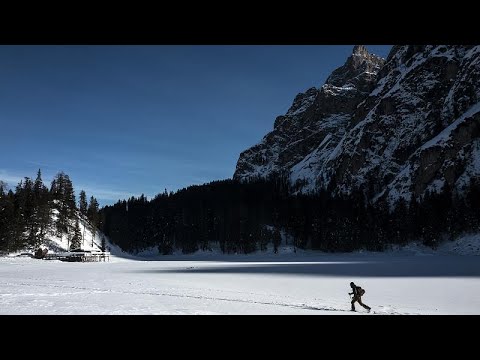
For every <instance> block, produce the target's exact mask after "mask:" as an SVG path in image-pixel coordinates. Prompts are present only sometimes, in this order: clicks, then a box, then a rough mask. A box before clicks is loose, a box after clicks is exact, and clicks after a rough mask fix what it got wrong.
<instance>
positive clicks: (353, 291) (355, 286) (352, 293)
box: [349, 284, 360, 296]
mask: <svg viewBox="0 0 480 360" xmlns="http://www.w3.org/2000/svg"><path fill="white" fill-rule="evenodd" d="M359 287H360V286H357V285H355V284H354V285H353V287H352V292H351V293H349V294H350V295H353V296H360V295H359V294H358V288H359Z"/></svg>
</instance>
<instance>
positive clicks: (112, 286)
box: [0, 249, 480, 316]
mask: <svg viewBox="0 0 480 360" xmlns="http://www.w3.org/2000/svg"><path fill="white" fill-rule="evenodd" d="M112 252H113V253H114V252H115V251H112ZM161 259H162V260H158V257H156V258H155V259H154V258H151V259H149V258H145V257H144V258H140V257H137V258H135V259H133V258H125V257H121V256H113V257H112V258H111V260H110V262H105V263H104V262H101V263H68V262H60V261H56V260H54V261H45V260H37V259H32V258H23V257H2V258H0V314H304V315H330V314H342V315H347V314H348V315H350V314H351V315H359V314H367V312H366V310H364V309H363V308H362V307H360V306H358V305H357V312H356V313H352V312H350V311H349V309H350V303H349V295H348V292H350V291H351V290H350V287H349V283H350V281H354V282H355V283H356V284H357V285H360V286H362V287H363V288H365V289H366V291H367V292H366V294H365V296H364V297H363V301H364V303H366V304H367V305H369V306H371V307H372V312H371V313H370V314H368V316H373V315H376V314H480V258H479V257H478V256H473V255H463V256H462V255H452V254H450V253H445V254H441V253H439V252H437V253H436V255H432V253H430V252H428V251H424V252H422V251H418V249H410V250H409V249H406V250H405V249H404V250H403V251H394V252H391V253H386V254H385V253H384V254H378V253H355V254H338V255H337V254H336V255H331V254H328V255H327V254H321V253H317V254H312V253H311V252H310V253H298V252H297V253H296V254H293V253H290V254H289V253H283V254H280V255H273V254H266V255H262V254H257V255H249V256H245V255H230V256H226V255H219V254H212V255H209V254H195V255H191V256H167V257H162V258H161Z"/></svg>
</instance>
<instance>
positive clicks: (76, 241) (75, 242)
mask: <svg viewBox="0 0 480 360" xmlns="http://www.w3.org/2000/svg"><path fill="white" fill-rule="evenodd" d="M81 246H82V233H81V231H80V225H79V224H78V218H77V219H76V221H75V227H74V229H73V235H72V239H71V243H70V250H75V249H80V248H81Z"/></svg>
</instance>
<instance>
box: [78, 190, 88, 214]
mask: <svg viewBox="0 0 480 360" xmlns="http://www.w3.org/2000/svg"><path fill="white" fill-rule="evenodd" d="M87 206H88V205H87V195H86V194H85V191H83V190H82V191H80V200H79V202H78V208H79V210H80V214H82V215H84V216H87Z"/></svg>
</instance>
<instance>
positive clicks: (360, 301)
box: [358, 297, 370, 310]
mask: <svg viewBox="0 0 480 360" xmlns="http://www.w3.org/2000/svg"><path fill="white" fill-rule="evenodd" d="M358 303H359V304H360V305H362V306H363V307H364V308H365V309H367V310H370V306H368V305H365V304H364V303H363V302H362V298H361V297H359V298H358Z"/></svg>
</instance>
